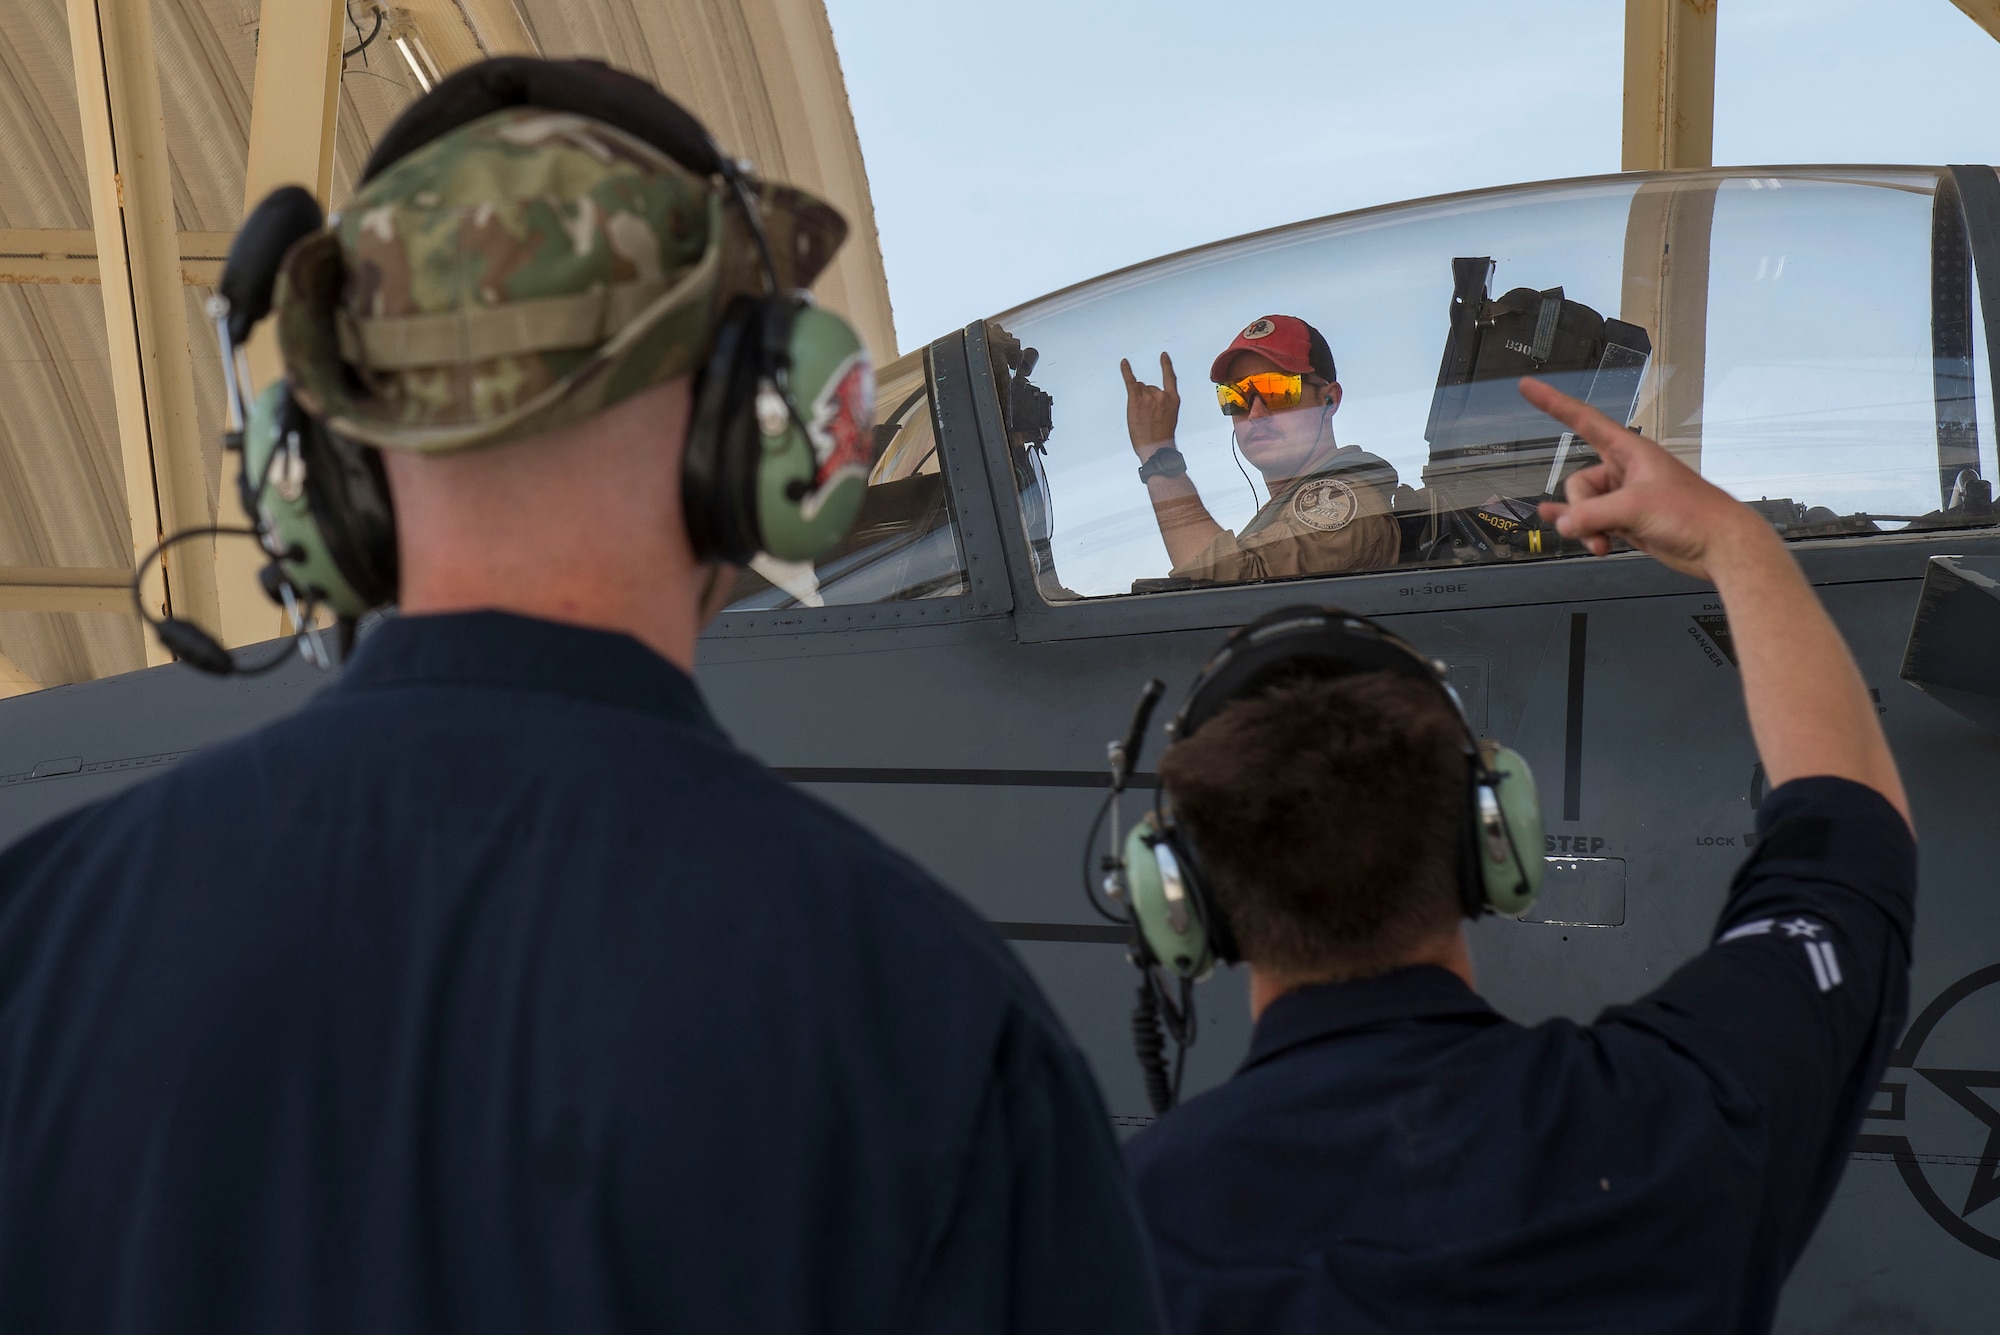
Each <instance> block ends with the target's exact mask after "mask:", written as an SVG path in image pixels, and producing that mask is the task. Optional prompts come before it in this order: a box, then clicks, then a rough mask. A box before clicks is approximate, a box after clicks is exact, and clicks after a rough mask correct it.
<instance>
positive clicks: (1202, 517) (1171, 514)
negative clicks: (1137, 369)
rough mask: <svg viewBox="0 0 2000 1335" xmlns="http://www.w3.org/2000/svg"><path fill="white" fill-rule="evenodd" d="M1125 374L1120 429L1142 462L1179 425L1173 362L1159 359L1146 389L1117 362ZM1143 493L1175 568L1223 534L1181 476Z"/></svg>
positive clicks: (1169, 440) (1153, 482)
mask: <svg viewBox="0 0 2000 1335" xmlns="http://www.w3.org/2000/svg"><path fill="white" fill-rule="evenodd" d="M1118 369H1119V370H1120V371H1122V372H1124V374H1125V430H1126V432H1127V434H1129V435H1130V436H1131V438H1132V453H1134V454H1136V455H1138V456H1139V462H1140V463H1142V464H1143V463H1145V462H1146V460H1148V459H1150V458H1152V457H1153V456H1154V455H1155V454H1157V453H1159V452H1160V451H1161V450H1163V449H1166V448H1167V447H1168V446H1170V445H1172V444H1173V443H1174V432H1175V431H1176V430H1177V429H1178V427H1179V425H1180V416H1181V388H1180V382H1179V381H1178V380H1177V379H1175V377H1174V363H1173V359H1172V358H1171V357H1169V356H1167V354H1166V353H1164V352H1163V353H1161V354H1160V383H1159V384H1158V385H1149V384H1147V383H1146V382H1145V381H1143V380H1141V379H1139V377H1138V376H1136V375H1134V374H1133V373H1132V363H1131V362H1130V361H1129V360H1125V361H1120V362H1119V363H1118ZM1146 492H1147V495H1148V497H1149V498H1150V499H1151V500H1152V502H1153V518H1154V520H1155V522H1157V523H1158V524H1159V526H1160V537H1161V539H1162V540H1164V541H1165V542H1166V544H1167V556H1168V558H1169V559H1170V560H1172V562H1173V563H1174V565H1175V566H1184V565H1186V564H1187V563H1188V562H1190V561H1192V560H1194V559H1195V558H1196V557H1198V556H1200V555H1201V554H1202V552H1203V550H1204V549H1206V548H1207V546H1208V545H1209V544H1210V543H1211V542H1214V541H1215V535H1216V534H1218V533H1220V532H1222V525H1220V524H1218V523H1216V522H1215V516H1214V515H1211V514H1210V513H1209V512H1208V507H1207V506H1206V505H1204V504H1202V499H1201V493H1200V492H1198V491H1196V490H1195V485H1194V482H1193V481H1192V480H1191V479H1190V478H1189V477H1188V475H1187V474H1186V473H1182V474H1181V475H1179V476H1178V477H1150V478H1148V479H1146Z"/></svg>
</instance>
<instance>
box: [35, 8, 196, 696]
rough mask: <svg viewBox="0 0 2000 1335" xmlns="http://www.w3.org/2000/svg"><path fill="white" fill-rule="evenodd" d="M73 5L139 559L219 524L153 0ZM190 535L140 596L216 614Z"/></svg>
mask: <svg viewBox="0 0 2000 1335" xmlns="http://www.w3.org/2000/svg"><path fill="white" fill-rule="evenodd" d="M68 15H69V35H70V51H71V53H72V59H73V60H74V62H75V70H76V99H77V109H78V112H79V114H80V120H81V125H82V130H83V144H84V165H85V169H86V171H87V174H88V176H89V183H90V206H91V223H92V228H93V230H94V231H95V233H96V241H97V246H96V250H97V256H98V265H99V269H100V272H101V274H102V276H103V278H104V280H105V281H103V282H102V283H100V284H99V291H101V292H102V293H103V294H104V325H105V335H106V341H107V344H108V347H107V351H108V352H109V354H110V364H111V385H112V394H113V399H114V402H115V405H116V412H117V421H118V436H119V447H120V454H121V458H122V461H123V464H124V474H125V505H126V511H127V518H128V522H129V525H130V530H131V535H132V560H133V563H134V564H135V565H136V564H137V563H138V562H139V561H140V560H142V559H143V558H144V557H145V556H146V554H147V553H148V552H150V551H151V550H152V548H153V546H154V544H155V543H157V542H158V541H159V540H160V537H161V535H162V534H163V533H165V532H169V531H172V530H176V529H180V528H183V527H192V526H195V525H200V524H206V523H209V522H210V521H211V517H212V516H213V514H214V509H213V506H214V493H213V491H212V490H211V489H210V487H209V484H208V469H207V466H206V464H205V463H204V461H203V457H202V448H201V434H200V426H199V419H198V417H197V415H196V411H195V398H194V364H193V360H192V358H191V357H190V355H189V351H188V330H187V313H186V310H185V308H184V306H183V305H182V300H181V276H180V243H179V238H178V237H177V235H176V234H175V230H174V203H173V179H172V173H171V170H170V168H169V166H168V161H167V125H166V115H165V112H164V111H163V110H162V108H161V102H160V79H159V71H158V68H157V66H156V65H155V63H154V62H155V59H156V53H155V46H154V41H153V17H152V10H151V5H150V2H149V0H68ZM194 546H195V544H186V545H184V546H183V548H182V549H181V550H180V551H178V552H174V553H169V559H167V560H163V561H161V562H160V563H159V564H158V565H157V566H155V567H154V569H153V570H152V571H149V572H148V575H147V579H146V583H145V586H144V588H143V590H142V596H143V597H144V598H145V600H146V602H147V603H148V605H149V606H151V607H152V608H154V609H155V610H156V611H158V612H160V613H167V612H169V611H171V612H173V613H177V614H179V615H182V616H192V617H195V618H197V619H199V620H203V621H205V622H207V623H208V624H213V623H214V618H215V615H216V611H217V606H216V584H215V571H214V569H213V567H212V565H209V564H207V563H204V562H203V561H202V560H201V559H200V556H199V553H198V552H195V551H190V550H188V549H189V548H190V547H194ZM189 558H193V559H189ZM142 638H143V642H144V644H145V652H146V656H147V661H149V662H163V661H165V659H166V653H165V651H164V650H163V649H161V648H160V647H159V645H158V644H157V643H156V642H155V641H154V639H153V637H152V636H150V635H148V636H144V637H142Z"/></svg>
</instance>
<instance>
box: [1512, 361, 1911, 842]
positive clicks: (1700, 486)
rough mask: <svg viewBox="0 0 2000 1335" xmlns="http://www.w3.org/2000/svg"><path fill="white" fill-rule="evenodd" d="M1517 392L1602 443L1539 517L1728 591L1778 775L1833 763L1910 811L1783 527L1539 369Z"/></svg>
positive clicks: (1777, 780) (1757, 716) (1745, 670)
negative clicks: (1617, 543)
mask: <svg viewBox="0 0 2000 1335" xmlns="http://www.w3.org/2000/svg"><path fill="white" fill-rule="evenodd" d="M1521 395H1522V397H1523V398H1525V399H1527V400H1528V402H1530V403H1532V404H1534V405H1535V406H1536V407H1537V408H1540V409H1541V410H1542V411H1543V412H1545V413H1547V414H1549V416H1551V417H1553V418H1555V419H1556V420H1557V421H1559V422H1561V423H1562V424H1563V425H1564V426H1566V427H1568V428H1569V429H1570V430H1572V431H1574V432H1576V433H1577V434H1578V435H1579V436H1582V437H1583V438H1584V439H1585V440H1587V441H1589V442H1590V443H1591V445H1593V446H1594V447H1596V450H1597V454H1598V457H1599V458H1600V459H1601V460H1602V461H1603V462H1601V463H1599V464H1596V465H1595V466H1593V467H1590V468H1586V469H1584V470H1582V471H1581V472H1579V473H1577V474H1576V475H1574V476H1573V477H1571V478H1570V480H1569V485H1568V487H1567V488H1566V494H1567V496H1568V500H1567V501H1566V502H1563V501H1544V502H1543V503H1542V507H1541V509H1542V517H1543V518H1544V519H1548V520H1553V521H1554V522H1555V525H1556V529H1557V531H1558V532H1560V533H1562V534H1563V535H1564V536H1566V537H1572V538H1579V539H1581V540H1582V541H1583V542H1584V544H1585V545H1586V546H1587V547H1589V549H1590V550H1591V551H1592V552H1594V553H1596V554H1597V555H1599V556H1602V555H1604V554H1605V553H1606V552H1607V551H1609V550H1610V547H1611V540H1612V539H1613V538H1620V539H1623V540H1624V541H1626V542H1628V543H1630V544H1631V545H1632V546H1634V547H1636V548H1638V549H1639V550H1640V551H1642V552H1645V553H1647V554H1648V555H1650V556H1652V557H1653V558H1654V559H1656V560H1658V561H1660V562H1661V563H1662V564H1664V565H1667V566H1669V567H1671V568H1673V569H1675V570H1678V571H1680V572H1682V573H1683V574H1688V575H1693V576H1695V577H1697V578H1699V579H1705V580H1708V581H1710V582H1711V583H1713V584H1714V585H1715V588H1716V592H1718V593H1719V594H1721V595H1722V605H1723V608H1724V610H1725V611H1726V612H1727V613H1728V614H1729V632H1730V635H1731V637H1732V638H1733V639H1734V640H1735V642H1736V656H1737V662H1738V665H1739V666H1740V668H1741V669H1742V674H1743V698H1744V703H1745V704H1746V705H1747V707H1748V709H1749V713H1750V730H1751V733H1752V735H1753V736H1754V737H1755V738H1756V742H1757V754H1758V755H1759V757H1761V758H1762V760H1763V762H1764V772H1765V774H1766V776H1767V777H1768V778H1769V780H1770V782H1771V785H1772V787H1774V788H1775V787H1777V786H1778V785H1779V784H1782V783H1784V782H1786V781H1787V780H1790V779H1799V778H1805V777H1808V776H1811V775H1820V774H1824V775H1832V776H1835V777H1837V778H1843V779H1852V780H1853V781H1855V782H1856V783H1861V784H1866V785H1867V786H1868V787H1870V788H1873V789H1874V790H1875V791H1876V792H1878V793H1880V794H1881V795H1882V796H1883V797H1885V798H1887V799H1888V801H1889V803H1890V804H1891V805H1892V806H1894V807H1895V808H1896V810H1897V811H1899V812H1901V813H1902V815H1903V819H1904V820H1905V821H1908V820H1909V819H1910V806H1909V799H1908V798H1906V797H1905V796H1904V794H1903V781H1902V778H1901V777H1900V776H1899V775H1898V774H1897V772H1896V762H1895V760H1894V759H1893V758H1892V757H1891V756H1890V754H1889V746H1888V743H1887V742H1886V741H1885V740H1884V739H1883V736H1882V728H1881V725H1880V724H1879V723H1878V722H1877V721H1876V715H1875V706H1874V702H1873V701H1872V700H1871V699H1870V698H1869V695H1868V689H1867V686H1866V685H1865V684H1864V683H1863V682H1862V679H1861V672H1860V670H1859V669H1858V668H1856V667H1855V665H1854V659H1853V657H1852V656H1851V655H1850V654H1849V653H1848V651H1847V645H1846V643H1845V642H1844V641H1843V640H1842V639H1841V638H1840V632H1839V631H1838V630H1836V629H1834V625H1833V622H1832V621H1831V620H1830V619H1829V618H1828V617H1827V615H1826V610H1825V609H1824V608H1822V607H1821V606H1820V603H1819V599H1818V598H1817V597H1816V596H1814V594H1813V591H1812V586H1811V585H1809V584H1807V583H1806V580H1805V576H1804V575H1803V574H1801V573H1800V571H1799V568H1798V566H1797V564H1796V563H1794V562H1793V560H1792V557H1791V553H1790V552H1789V551H1787V550H1786V548H1785V544H1784V541H1783V539H1781V538H1779V537H1778V535H1777V533H1776V532H1775V531H1773V530H1772V528H1771V526H1770V525H1769V524H1767V523H1765V522H1764V520H1763V519H1762V518H1761V517H1760V516H1759V515H1758V514H1757V513H1756V512H1755V511H1753V510H1751V509H1750V508H1749V507H1747V506H1745V505H1742V504H1740V503H1739V502H1737V501H1736V500H1735V499H1733V498H1732V497H1730V495H1729V494H1728V493H1727V492H1724V491H1723V490H1722V489H1721V488H1719V487H1717V486H1715V485H1714V484H1712V483H1710V482H1707V481H1705V480H1703V478H1702V477H1701V475H1700V474H1698V473H1696V472H1695V471H1694V470H1693V469H1691V468H1689V467H1688V466H1687V465H1686V464H1683V463H1682V462H1681V461H1680V460H1678V459H1676V458H1674V456H1673V455H1671V454H1669V453H1667V451H1666V450H1664V449H1662V448H1661V447H1660V446H1659V445H1657V444H1655V443H1654V442H1652V441H1650V440H1647V439H1646V438H1645V437H1644V436H1641V435H1639V434H1638V433H1637V432H1636V431H1632V430H1630V429H1628V428H1626V427H1624V426H1621V425H1619V424H1618V423H1617V422H1614V421H1612V420H1611V419H1610V418H1609V417H1606V416H1605V415H1604V414H1603V413H1601V412H1598V411H1597V410H1596V409H1594V408H1591V407H1589V406H1587V405H1585V404H1583V403H1581V402H1579V401H1577V400H1576V399H1573V398H1571V397H1570V396H1569V395H1567V394H1563V393H1560V392H1559V391H1557V390H1555V389H1552V388H1550V387H1549V386H1548V385H1545V384H1543V383H1542V382H1540V381H1538V380H1523V381H1522V382H1521Z"/></svg>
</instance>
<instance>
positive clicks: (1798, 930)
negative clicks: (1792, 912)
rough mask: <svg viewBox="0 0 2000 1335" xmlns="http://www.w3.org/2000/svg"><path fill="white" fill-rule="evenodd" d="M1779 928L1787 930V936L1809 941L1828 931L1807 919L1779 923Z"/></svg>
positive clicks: (1794, 919)
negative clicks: (1800, 937) (1799, 937)
mask: <svg viewBox="0 0 2000 1335" xmlns="http://www.w3.org/2000/svg"><path fill="white" fill-rule="evenodd" d="M1778 926H1780V927H1782V928H1784V929H1785V935H1786V936H1802V937H1804V938H1805V939H1806V940H1808V941H1811V940H1813V939H1815V938H1816V937H1818V936H1819V934H1820V933H1821V932H1823V931H1825V930H1826V929H1825V928H1823V927H1821V926H1820V925H1819V924H1818V923H1816V922H1813V921H1811V920H1810V919H1806V918H1793V919H1792V920H1791V921H1790V922H1781V923H1779V924H1778Z"/></svg>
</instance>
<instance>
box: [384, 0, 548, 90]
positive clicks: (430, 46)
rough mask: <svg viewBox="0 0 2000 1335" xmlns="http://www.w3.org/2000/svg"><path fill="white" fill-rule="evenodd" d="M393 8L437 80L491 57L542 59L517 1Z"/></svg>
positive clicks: (415, 0) (415, 1)
mask: <svg viewBox="0 0 2000 1335" xmlns="http://www.w3.org/2000/svg"><path fill="white" fill-rule="evenodd" d="M397 8H398V10H400V11H401V15H402V17H403V18H404V19H405V20H406V21H407V25H408V30H409V32H410V33H411V34H413V35H414V36H416V37H417V38H418V39H420V40H421V41H422V43H423V48H424V50H425V51H426V52H427V53H428V54H429V55H430V57H431V59H432V60H434V61H436V62H437V66H438V72H439V73H441V74H449V73H451V72H452V71H453V70H455V69H458V68H459V67H461V66H464V65H470V64H472V63H473V62H474V61H478V60H485V59H487V58H488V57H491V56H539V55H540V54H542V47H541V43H540V42H538V41H536V40H535V34H534V30H533V29H531V28H530V27H529V26H528V21H527V19H526V18H525V17H524V16H523V15H522V13H521V8H520V6H519V4H517V3H516V0H402V3H400V4H399V5H398V6H397Z"/></svg>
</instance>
